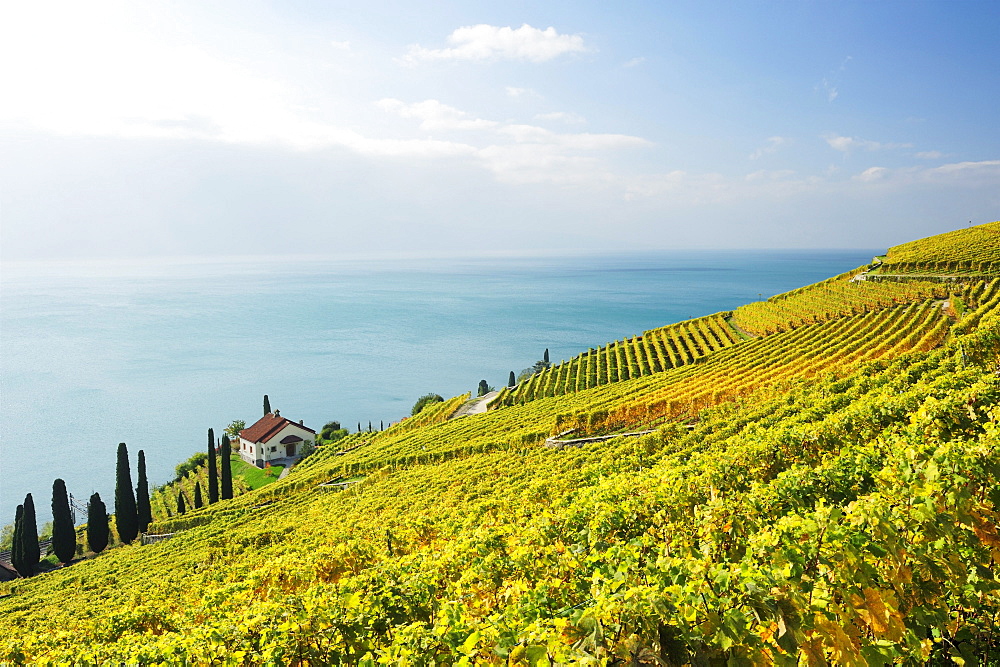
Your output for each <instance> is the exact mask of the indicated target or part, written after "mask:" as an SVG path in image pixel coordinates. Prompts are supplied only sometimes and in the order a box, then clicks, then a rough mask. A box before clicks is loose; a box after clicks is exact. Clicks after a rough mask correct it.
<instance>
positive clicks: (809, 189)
mask: <svg viewBox="0 0 1000 667" xmlns="http://www.w3.org/2000/svg"><path fill="white" fill-rule="evenodd" d="M2 7H3V8H2V9H0V91H3V101H2V103H0V256H2V257H3V258H4V259H6V260H11V259H43V258H44V259H63V258H90V257H95V258H100V257H147V256H185V255H260V254H319V255H350V256H366V255H477V254H503V253H509V254H525V253H542V254H545V253H563V252H604V251H628V250H632V249H644V250H645V249H658V248H664V249H676V248H740V247H752V248H783V247H789V248H795V247H808V248H833V247H867V248H871V247H885V246H889V245H892V244H894V243H899V242H903V241H907V240H910V239H912V238H916V237H920V236H926V235H929V234H934V233H938V232H942V231H947V230H949V229H954V228H956V227H959V226H964V225H967V224H968V222H969V221H973V222H976V223H981V222H988V221H992V220H996V219H998V218H1000V130H998V124H997V122H996V119H997V117H998V114H997V109H998V107H1000V105H998V92H1000V46H998V42H997V40H996V33H997V29H998V27H1000V3H996V2H975V1H962V2H950V1H949V2H774V3H768V2H725V3H722V2H670V3H659V2H656V3H654V2H631V3H629V2H624V3H613V4H612V3H605V2H544V3H540V2H536V3H527V2H525V3H515V2H509V3H495V2H492V3H487V2H453V3H446V2H434V3H426V2H412V1H411V2H381V3H357V2H353V3H347V2H319V1H313V2H305V1H302V2H289V1H284V2H273V3H269V2H247V1H240V2H231V1H227V0H220V1H218V2H210V3H205V2H157V1H155V0H154V1H151V2H143V3H134V2H124V1H122V2H114V1H104V0H95V1H94V2H88V3H79V2H46V1H44V0H42V1H38V2H32V3H14V2H10V3H5V4H4V5H3V6H2Z"/></svg>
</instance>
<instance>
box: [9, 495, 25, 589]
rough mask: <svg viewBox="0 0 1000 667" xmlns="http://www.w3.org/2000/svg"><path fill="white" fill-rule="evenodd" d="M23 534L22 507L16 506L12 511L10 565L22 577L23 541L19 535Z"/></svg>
mask: <svg viewBox="0 0 1000 667" xmlns="http://www.w3.org/2000/svg"><path fill="white" fill-rule="evenodd" d="M23 532H24V505H18V506H17V509H16V510H14V535H13V538H14V539H13V541H12V542H11V545H10V564H11V565H13V566H14V569H15V570H17V572H18V574H21V575H22V576H26V575H24V540H23V538H22V537H21V534H22V533H23Z"/></svg>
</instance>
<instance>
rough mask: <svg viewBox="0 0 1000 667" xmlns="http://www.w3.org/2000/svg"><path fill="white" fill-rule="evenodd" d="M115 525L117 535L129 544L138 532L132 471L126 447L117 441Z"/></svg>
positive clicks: (137, 515)
mask: <svg viewBox="0 0 1000 667" xmlns="http://www.w3.org/2000/svg"><path fill="white" fill-rule="evenodd" d="M115 480H116V481H115V526H117V527H118V537H119V539H121V541H122V542H124V543H125V544H129V543H130V542H132V540H134V539H135V537H136V535H138V534H139V514H138V512H137V510H136V506H135V491H133V490H132V471H131V470H129V466H128V447H126V446H125V443H124V442H120V443H118V470H117V474H116V475H115Z"/></svg>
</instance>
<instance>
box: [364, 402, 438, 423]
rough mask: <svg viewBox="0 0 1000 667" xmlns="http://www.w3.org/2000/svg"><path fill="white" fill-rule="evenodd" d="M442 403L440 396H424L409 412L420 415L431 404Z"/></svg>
mask: <svg viewBox="0 0 1000 667" xmlns="http://www.w3.org/2000/svg"><path fill="white" fill-rule="evenodd" d="M442 401H444V398H443V397H442V396H441V395H440V394H424V395H423V396H421V397H420V398H418V399H417V402H416V403H414V404H413V409H412V410H410V414H411V415H413V416H416V415H418V414H420V411H421V410H423V409H424V408H426V407H427V406H428V405H431V404H432V403H441V402H442ZM358 430H360V429H358Z"/></svg>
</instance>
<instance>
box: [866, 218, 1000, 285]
mask: <svg viewBox="0 0 1000 667" xmlns="http://www.w3.org/2000/svg"><path fill="white" fill-rule="evenodd" d="M878 273H883V274H894V273H895V274H905V273H928V274H934V273H941V274H970V273H982V274H992V275H996V274H998V273H1000V221H998V222H990V223H988V224H985V225H976V226H975V227H967V228H964V229H957V230H955V231H953V232H948V233H946V234H938V235H937V236H930V237H928V238H925V239H919V240H917V241H910V242H909V243H903V244H901V245H898V246H893V247H892V248H889V252H888V253H887V254H886V257H885V259H884V260H883V262H882V266H881V267H879V269H878Z"/></svg>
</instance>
